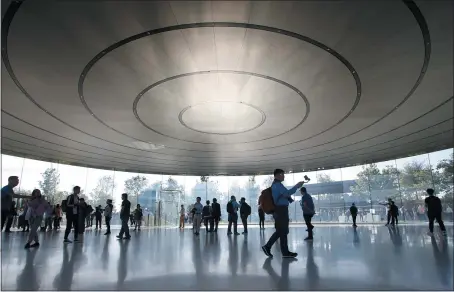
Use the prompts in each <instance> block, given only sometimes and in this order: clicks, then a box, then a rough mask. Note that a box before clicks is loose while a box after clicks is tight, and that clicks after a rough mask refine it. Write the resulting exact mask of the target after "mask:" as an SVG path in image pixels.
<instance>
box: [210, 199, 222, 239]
mask: <svg viewBox="0 0 454 292" xmlns="http://www.w3.org/2000/svg"><path fill="white" fill-rule="evenodd" d="M211 210H212V211H213V213H212V215H213V221H214V232H218V225H219V221H220V220H221V205H219V203H218V200H217V199H216V198H213V204H211Z"/></svg>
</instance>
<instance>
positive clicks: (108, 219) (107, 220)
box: [105, 216, 112, 234]
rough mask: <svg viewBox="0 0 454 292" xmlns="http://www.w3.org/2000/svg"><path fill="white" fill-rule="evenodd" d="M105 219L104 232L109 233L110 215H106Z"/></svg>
mask: <svg viewBox="0 0 454 292" xmlns="http://www.w3.org/2000/svg"><path fill="white" fill-rule="evenodd" d="M105 219H106V226H107V232H106V233H107V234H109V233H110V219H112V217H107V216H106V217H105Z"/></svg>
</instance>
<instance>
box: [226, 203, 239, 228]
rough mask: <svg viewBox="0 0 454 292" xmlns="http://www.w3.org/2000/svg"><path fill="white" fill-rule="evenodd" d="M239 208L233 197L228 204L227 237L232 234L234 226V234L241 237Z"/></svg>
mask: <svg viewBox="0 0 454 292" xmlns="http://www.w3.org/2000/svg"><path fill="white" fill-rule="evenodd" d="M239 208H240V205H239V204H238V203H237V201H236V198H235V196H231V197H230V201H229V202H228V203H227V213H229V215H228V216H229V218H228V219H229V226H228V227H227V235H230V234H232V224H233V232H234V233H235V235H240V234H239V233H238V229H237V224H238V209H239Z"/></svg>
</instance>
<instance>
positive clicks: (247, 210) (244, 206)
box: [240, 198, 251, 234]
mask: <svg viewBox="0 0 454 292" xmlns="http://www.w3.org/2000/svg"><path fill="white" fill-rule="evenodd" d="M240 202H241V203H240V217H241V222H242V223H243V228H244V231H243V234H247V218H248V217H249V215H251V206H249V204H248V203H246V199H245V198H241V200H240Z"/></svg>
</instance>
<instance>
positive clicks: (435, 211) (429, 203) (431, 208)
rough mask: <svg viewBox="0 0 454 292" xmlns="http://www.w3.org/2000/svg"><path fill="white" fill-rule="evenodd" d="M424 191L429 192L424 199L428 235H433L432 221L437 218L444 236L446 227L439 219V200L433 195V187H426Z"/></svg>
mask: <svg viewBox="0 0 454 292" xmlns="http://www.w3.org/2000/svg"><path fill="white" fill-rule="evenodd" d="M426 192H427V194H429V197H427V198H426V199H425V200H424V202H425V204H426V209H427V217H429V235H430V236H433V235H434V233H433V232H434V221H435V220H437V222H438V225H440V229H441V231H442V232H443V235H445V236H446V227H445V224H444V223H443V220H442V219H441V212H442V210H443V208H442V206H441V201H440V199H439V198H438V197H436V196H435V195H434V193H435V191H434V190H433V189H427V191H426Z"/></svg>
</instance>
